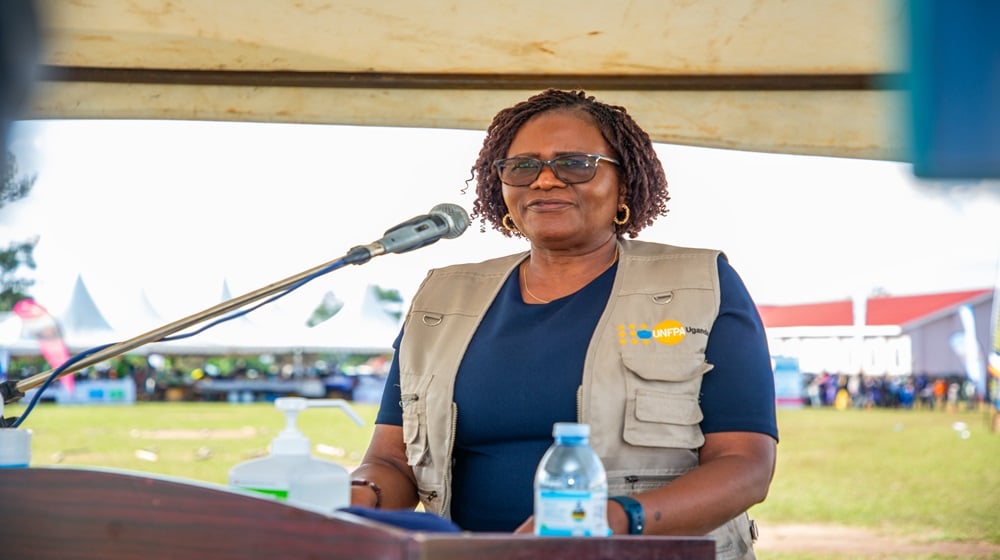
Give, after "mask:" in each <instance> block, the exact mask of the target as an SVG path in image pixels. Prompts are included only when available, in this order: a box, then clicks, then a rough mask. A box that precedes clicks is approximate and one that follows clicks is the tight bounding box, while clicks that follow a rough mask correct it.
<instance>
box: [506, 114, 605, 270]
mask: <svg viewBox="0 0 1000 560" xmlns="http://www.w3.org/2000/svg"><path fill="white" fill-rule="evenodd" d="M566 154H599V155H603V156H607V157H611V158H615V159H617V156H616V154H614V153H613V152H612V150H611V147H610V146H608V143H607V142H606V141H605V140H604V137H603V136H602V135H601V131H600V129H598V128H597V126H596V125H594V124H593V122H592V121H591V120H590V119H589V115H586V114H581V113H575V112H569V111H551V112H547V113H541V114H539V115H536V116H535V117H532V118H531V120H529V121H527V122H526V123H524V124H523V125H522V126H521V128H520V130H518V131H517V134H515V136H514V140H513V141H512V142H511V144H510V148H508V150H507V156H506V157H515V156H524V157H533V158H538V159H540V160H542V161H547V160H550V159H552V158H554V157H556V156H560V155H566ZM502 189H503V198H504V202H505V203H506V204H507V209H508V210H509V211H510V215H511V219H512V220H513V221H514V224H515V225H516V226H517V228H518V229H519V230H521V233H522V234H524V236H525V237H527V238H528V239H530V240H531V242H532V244H533V245H537V246H539V247H542V248H546V249H552V250H570V251H574V250H580V251H588V250H593V249H595V248H596V247H598V246H600V245H601V244H603V243H606V242H607V241H608V239H609V237H610V235H612V234H613V231H614V224H613V223H612V220H613V219H614V217H615V214H616V212H617V211H618V204H619V198H620V196H621V195H620V194H619V193H622V194H623V193H624V188H623V186H622V185H621V180H620V179H619V174H618V169H617V166H615V165H614V164H613V163H610V162H607V161H600V162H599V163H598V164H597V174H596V175H595V176H594V178H593V179H591V180H590V181H587V182H586V183H576V184H572V185H567V184H566V183H564V182H562V181H560V180H559V179H558V178H557V177H556V176H555V175H554V174H553V173H552V169H551V168H550V167H549V166H543V167H542V172H541V173H540V174H539V175H538V178H537V179H535V181H534V182H532V183H531V184H530V185H528V186H524V187H512V186H510V185H506V184H505V185H503V187H502Z"/></svg>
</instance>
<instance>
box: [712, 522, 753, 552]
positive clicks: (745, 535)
mask: <svg viewBox="0 0 1000 560" xmlns="http://www.w3.org/2000/svg"><path fill="white" fill-rule="evenodd" d="M708 535H709V536H710V537H715V557H716V559H717V560H751V559H753V558H756V555H755V554H754V550H753V537H752V535H751V534H750V517H749V516H748V515H747V514H746V513H742V514H740V515H738V516H736V517H734V518H732V519H730V520H729V521H727V522H726V523H725V524H724V525H722V526H721V527H719V528H718V529H716V530H714V531H712V532H711V533H709V534H708Z"/></svg>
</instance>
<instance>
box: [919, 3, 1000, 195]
mask: <svg viewBox="0 0 1000 560" xmlns="http://www.w3.org/2000/svg"><path fill="white" fill-rule="evenodd" d="M907 5H908V7H909V15H910V20H909V31H910V49H909V54H910V93H911V99H910V121H911V126H912V136H913V138H912V140H913V146H912V151H913V154H912V158H913V173H914V174H915V175H917V176H919V177H931V178H933V177H939V178H997V177H1000V40H998V39H997V26H998V25H1000V2H997V1H996V0H961V1H958V2H956V1H954V0H911V1H910V2H909V3H908V4H907Z"/></svg>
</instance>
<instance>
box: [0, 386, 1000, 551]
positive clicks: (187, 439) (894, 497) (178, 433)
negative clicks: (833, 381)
mask: <svg viewBox="0 0 1000 560" xmlns="http://www.w3.org/2000/svg"><path fill="white" fill-rule="evenodd" d="M354 408H355V410H356V411H357V412H358V413H359V414H360V415H361V416H362V417H363V418H365V420H366V421H367V422H369V425H367V426H366V427H363V428H362V427H358V426H357V425H355V424H354V423H352V422H351V421H350V420H349V419H348V418H347V417H346V415H344V414H343V413H342V412H340V411H339V410H336V409H310V410H307V411H305V412H304V413H303V414H302V415H301V417H300V419H299V426H300V428H301V429H302V431H303V432H304V433H305V434H306V435H307V436H308V437H309V438H310V439H311V440H312V443H313V445H314V449H316V448H317V446H318V449H319V450H320V451H321V452H320V453H317V455H318V456H320V457H325V458H327V459H330V460H335V461H337V462H340V463H342V464H344V465H347V466H348V467H350V466H352V465H356V464H357V463H358V462H359V461H360V458H361V455H362V454H363V452H364V449H365V447H366V446H367V443H368V439H369V437H370V435H371V430H372V426H371V424H370V422H371V421H372V420H373V419H374V416H375V411H376V410H375V407H374V406H371V405H360V404H358V405H354ZM22 409H23V406H22V405H20V404H17V405H9V406H8V407H7V410H6V411H5V415H6V416H8V417H10V416H16V415H18V414H20V412H21V410H22ZM778 420H779V429H780V430H781V443H780V444H779V447H778V465H777V472H776V474H775V479H774V483H773V484H772V486H771V492H770V495H769V497H768V499H767V501H766V502H765V503H764V504H761V505H759V506H757V507H755V508H754V510H753V512H752V514H753V516H754V517H755V518H757V519H758V520H759V521H760V522H761V523H762V524H785V523H819V524H838V525H847V526H857V527H867V528H873V529H878V530H880V531H891V532H896V533H903V534H922V535H933V536H934V538H935V539H940V540H945V541H970V540H972V541H988V542H991V543H995V544H996V543H1000V433H994V432H991V430H990V426H989V420H990V417H989V413H988V412H975V411H968V412H957V413H949V412H943V411H936V412H935V411H915V410H909V411H903V410H847V411H837V410H833V409H808V408H806V409H800V410H791V409H783V410H780V411H779V418H778ZM956 423H964V424H965V425H966V428H965V430H962V429H960V428H961V426H956ZM283 425H284V419H283V417H282V415H281V414H279V413H278V412H277V411H275V410H274V407H273V405H271V404H267V403H254V404H228V403H138V404H136V405H134V406H99V407H98V406H58V405H54V404H45V405H40V406H39V407H38V408H36V409H35V410H34V411H33V412H32V413H31V414H30V415H29V417H28V418H27V419H26V421H25V423H24V426H23V427H24V428H27V429H30V430H32V433H33V436H32V465H33V466H42V465H56V464H59V465H73V466H101V467H110V468H117V469H128V470H134V471H142V472H149V473H156V474H162V475H169V476H174V477H180V478H185V479H192V480H198V481H204V482H211V483H218V484H225V483H226V475H227V472H228V471H229V469H230V468H231V467H232V466H234V465H235V464H237V463H239V462H241V461H244V460H247V459H250V458H253V457H256V456H260V455H262V454H264V453H266V449H267V445H268V443H269V442H270V440H271V438H273V437H274V435H275V434H276V433H277V432H278V431H279V430H280V429H281V428H282V427H283ZM956 428H959V429H956ZM963 431H964V432H966V433H963Z"/></svg>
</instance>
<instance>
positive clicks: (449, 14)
mask: <svg viewBox="0 0 1000 560" xmlns="http://www.w3.org/2000/svg"><path fill="white" fill-rule="evenodd" d="M902 5H903V4H902V0H810V1H809V2H798V1H795V0H700V1H698V2H690V1H688V0H630V1H628V2H623V3H608V2H596V1H588V0H550V1H546V2H537V1H535V0H530V1H529V0H492V1H490V2H463V1H462V0H383V1H380V2H369V1H368V0H338V1H337V2H329V1H325V0H267V1H258V2H247V1H246V0H212V1H211V2H206V1H203V0H171V1H170V2H164V1H162V0H128V1H126V0H102V1H100V2H65V1H61V0H45V1H43V2H41V8H42V15H43V28H44V30H45V32H46V33H45V34H46V38H47V44H46V53H45V55H44V61H43V63H44V65H45V66H44V68H43V81H42V82H41V85H40V88H39V91H38V94H37V95H36V97H35V99H34V104H33V107H32V108H31V111H32V112H31V114H30V115H29V116H30V117H33V118H110V119H120V118H128V119H193V120H232V121H255V122H293V123H333V124H354V125H379V126H407V127H436V128H458V129H479V130H483V129H485V128H486V126H487V125H488V123H489V120H490V119H491V117H492V116H493V115H494V114H495V113H496V111H497V110H499V109H500V108H502V107H505V106H507V105H510V104H512V103H514V102H516V101H518V100H521V99H523V98H525V97H527V95H529V94H530V93H533V92H537V91H539V90H541V89H544V88H546V87H560V88H583V89H586V90H587V91H588V92H589V93H592V94H594V95H597V96H598V97H599V98H600V99H602V100H605V101H609V102H613V103H616V104H620V105H623V106H625V107H627V108H628V109H629V111H630V113H632V114H633V115H634V116H635V118H636V119H637V121H638V122H639V123H640V124H641V125H642V126H643V127H644V128H646V130H647V131H649V132H650V135H651V136H652V137H653V140H654V141H657V142H665V143H675V144H687V145H695V146H709V147H722V148H735V149H745V150H755V151H767V152H777V153H794V154H815V155H831V156H845V157H859V158H878V159H899V160H901V159H903V158H902V152H903V146H902V144H903V142H902V140H901V139H902V138H904V137H905V136H904V135H903V134H901V133H899V132H897V130H896V129H897V127H896V126H894V122H895V120H896V117H897V116H898V115H899V114H901V113H902V112H903V111H904V110H905V109H904V101H905V98H904V97H903V93H904V92H903V90H902V89H899V88H900V84H899V81H898V78H899V76H900V75H901V74H900V73H901V68H902V63H901V62H900V61H899V60H898V59H899V56H898V53H897V49H896V45H897V43H898V39H897V36H898V34H899V30H900V29H901V28H903V25H904V20H905V17H906V16H905V13H904V10H903V8H902Z"/></svg>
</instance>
